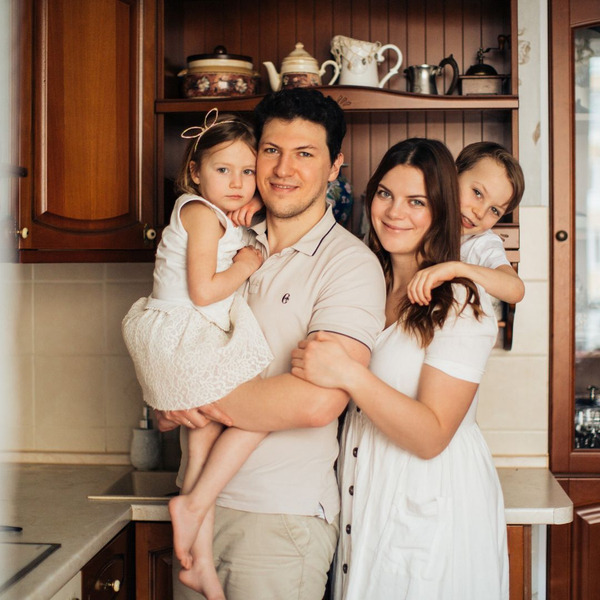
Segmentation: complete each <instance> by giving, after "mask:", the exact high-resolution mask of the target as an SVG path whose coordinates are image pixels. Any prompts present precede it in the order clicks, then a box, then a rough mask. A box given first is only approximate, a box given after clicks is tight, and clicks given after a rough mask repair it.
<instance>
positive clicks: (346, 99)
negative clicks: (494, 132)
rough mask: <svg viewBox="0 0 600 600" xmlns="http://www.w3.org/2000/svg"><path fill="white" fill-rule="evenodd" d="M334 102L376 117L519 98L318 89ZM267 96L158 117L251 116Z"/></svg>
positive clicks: (171, 105) (504, 104)
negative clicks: (212, 112) (223, 113)
mask: <svg viewBox="0 0 600 600" xmlns="http://www.w3.org/2000/svg"><path fill="white" fill-rule="evenodd" d="M316 89H318V90H320V91H321V92H322V93H323V94H325V95H326V96H330V97H331V98H333V99H334V100H335V101H336V102H338V104H339V105H340V106H341V107H342V108H343V109H344V110H345V111H346V112H350V113H359V112H365V113H373V112H390V111H407V112H413V111H418V112H423V111H430V110H435V111H438V110H442V111H465V110H517V109H518V108H519V98H518V96H433V95H430V96H425V95H423V94H412V93H410V92H400V91H397V90H386V89H379V88H372V87H360V86H341V85H332V86H321V87H318V88H316ZM263 97H264V94H261V95H257V96H241V97H237V98H227V97H219V98H198V99H181V100H172V99H171V100H157V101H156V103H155V111H156V113H157V114H172V113H197V112H206V111H208V110H210V109H211V108H213V107H214V106H217V107H218V108H219V110H221V111H235V112H250V111H252V110H254V107H255V106H256V105H257V104H258V103H259V102H260V101H261V99H262V98H263Z"/></svg>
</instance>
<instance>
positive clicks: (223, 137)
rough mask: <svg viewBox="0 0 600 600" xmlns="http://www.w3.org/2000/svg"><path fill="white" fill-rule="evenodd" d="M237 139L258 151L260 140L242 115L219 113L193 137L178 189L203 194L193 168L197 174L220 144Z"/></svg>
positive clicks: (176, 185)
mask: <svg viewBox="0 0 600 600" xmlns="http://www.w3.org/2000/svg"><path fill="white" fill-rule="evenodd" d="M237 141H240V142H244V143H245V144H247V145H248V146H249V147H250V148H251V149H252V150H253V151H254V152H255V153H256V148H257V146H258V142H257V139H256V134H255V133H254V127H253V126H252V125H251V124H250V123H249V122H248V121H246V120H245V119H243V118H242V117H239V116H237V115H225V114H224V115H219V118H218V119H217V121H216V122H215V123H214V124H213V125H210V126H209V127H206V129H205V131H204V132H203V133H202V134H201V135H200V136H199V137H195V138H191V139H190V143H189V146H188V148H187V150H186V152H185V158H184V161H183V165H182V166H181V169H180V171H179V175H178V177H177V180H176V181H175V187H176V189H177V191H178V192H180V193H182V194H195V195H197V194H202V190H201V189H200V186H199V185H198V184H196V183H195V182H194V180H193V179H192V170H193V172H194V174H197V173H198V172H199V171H200V165H201V164H202V160H203V159H205V158H206V157H207V156H208V155H209V154H210V152H211V151H212V150H213V149H214V148H215V147H216V146H218V145H219V144H223V143H226V142H230V143H232V144H233V143H234V142H237ZM192 163H194V165H193V166H192Z"/></svg>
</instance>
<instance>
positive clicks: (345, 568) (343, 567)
mask: <svg viewBox="0 0 600 600" xmlns="http://www.w3.org/2000/svg"><path fill="white" fill-rule="evenodd" d="M342 571H344V573H347V572H348V565H346V564H343V565H342Z"/></svg>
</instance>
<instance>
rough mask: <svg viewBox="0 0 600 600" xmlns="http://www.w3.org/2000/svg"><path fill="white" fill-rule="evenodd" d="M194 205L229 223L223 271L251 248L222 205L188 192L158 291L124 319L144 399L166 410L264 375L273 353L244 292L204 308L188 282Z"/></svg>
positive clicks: (163, 256)
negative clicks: (187, 211)
mask: <svg viewBox="0 0 600 600" xmlns="http://www.w3.org/2000/svg"><path fill="white" fill-rule="evenodd" d="M188 202H202V203H204V204H205V205H206V206H208V207H210V208H211V209H212V210H213V211H214V212H215V213H216V215H217V217H218V218H219V221H220V222H221V224H222V225H223V227H224V228H225V233H224V235H223V236H222V237H221V239H220V240H219V245H218V252H217V272H221V271H225V270H226V269H228V268H229V267H230V266H231V264H232V262H233V261H232V259H233V257H234V256H235V254H236V253H237V251H238V250H239V249H240V248H242V247H243V246H244V243H243V241H242V235H243V230H242V228H241V227H235V226H234V224H233V223H232V221H231V220H230V219H229V218H228V217H227V216H226V215H225V213H224V212H223V211H222V210H220V209H219V208H218V207H216V206H215V205H213V204H211V203H210V202H209V201H208V200H205V199H204V198H201V197H200V196H194V195H191V194H184V195H183V196H181V197H179V198H178V199H177V201H176V203H175V207H174V209H173V213H172V214H171V221H170V223H169V225H168V227H166V228H165V230H164V231H163V235H162V238H161V241H160V244H159V245H158V249H157V252H156V263H155V267H154V286H153V290H152V295H151V296H150V297H148V298H140V299H139V300H138V301H137V302H136V303H135V304H134V305H133V306H132V307H131V309H130V310H129V312H128V313H127V315H126V316H125V318H124V319H123V337H124V339H125V343H126V345H127V349H128V350H129V353H130V354H131V357H132V359H133V363H134V365H135V371H136V374H137V377H138V380H139V382H140V385H141V386H142V391H143V393H144V401H145V402H146V403H147V404H149V405H150V406H152V407H153V408H158V409H160V410H182V409H189V408H194V407H196V406H202V405H204V404H209V403H211V402H215V401H216V400H219V399H220V398H222V397H223V396H226V395H227V394H228V393H229V392H231V391H232V390H233V389H234V388H236V387H237V386H238V385H240V384H241V383H243V382H245V381H248V380H249V379H252V378H253V377H254V376H256V375H258V374H259V373H260V372H261V371H262V370H263V369H264V368H265V367H266V366H267V365H268V364H269V363H270V362H271V361H272V360H273V355H272V354H271V351H270V349H269V346H268V344H267V342H266V340H265V338H264V336H263V334H262V331H261V330H260V326H259V325H258V322H257V321H256V318H255V317H254V315H253V313H252V311H251V310H250V307H249V306H248V305H247V304H246V302H245V300H244V299H243V298H242V297H241V296H240V295H239V294H238V293H237V292H236V293H234V294H232V295H231V296H229V297H228V298H225V299H224V300H220V301H219V302H215V303H214V304H210V305H208V306H196V305H195V304H194V303H193V302H192V300H191V298H190V296H189V293H188V285H187V266H186V264H187V262H186V261H187V240H188V236H187V232H186V230H185V229H184V227H183V225H182V223H181V216H180V215H181V209H182V207H183V206H184V205H185V204H186V203H188Z"/></svg>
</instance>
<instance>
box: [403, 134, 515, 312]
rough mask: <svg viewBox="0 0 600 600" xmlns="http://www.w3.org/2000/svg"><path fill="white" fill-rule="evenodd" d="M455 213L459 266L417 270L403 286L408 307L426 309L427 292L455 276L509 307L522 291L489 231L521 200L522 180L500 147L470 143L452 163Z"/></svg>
mask: <svg viewBox="0 0 600 600" xmlns="http://www.w3.org/2000/svg"><path fill="white" fill-rule="evenodd" d="M456 168H457V171H458V183H459V194H460V209H461V226H462V238H461V251H460V261H452V262H445V263H442V264H439V265H434V266H432V267H430V268H428V269H423V270H421V271H419V272H418V273H417V274H416V275H415V278H414V279H413V280H412V281H411V282H410V284H409V286H408V297H409V298H410V300H411V302H416V303H417V304H421V305H427V304H429V302H430V301H431V290H432V289H433V288H435V287H436V286H438V285H440V284H441V283H442V282H444V281H451V280H452V279H454V278H455V277H468V278H469V279H471V280H472V281H474V282H475V283H478V284H479V285H481V286H482V287H483V288H484V289H485V291H486V292H487V293H488V294H490V295H492V296H494V297H495V298H498V299H499V300H502V301H504V302H508V303H509V304H516V303H517V302H520V301H521V300H522V299H523V296H524V294H525V286H524V285H523V282H522V281H521V279H520V278H519V276H518V275H517V273H516V271H515V270H514V269H513V268H512V266H511V264H510V262H509V261H508V259H507V258H506V252H505V251H504V246H503V244H502V240H501V239H500V238H499V237H498V236H497V235H496V234H495V233H492V231H491V228H492V227H493V226H494V225H496V223H497V222H498V221H499V220H500V218H501V217H502V216H504V215H506V214H508V213H511V212H512V211H513V210H515V208H517V206H519V203H520V202H521V199H522V198H523V192H524V191H525V179H524V177H523V171H522V170H521V166H520V165H519V163H518V161H517V159H516V158H515V157H514V156H512V154H510V152H508V150H506V149H505V148H504V147H503V146H501V145H500V144H496V143H495V142H476V143H474V144H470V145H468V146H466V147H465V148H464V149H463V150H462V152H461V153H460V154H459V155H458V158H457V159H456Z"/></svg>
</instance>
